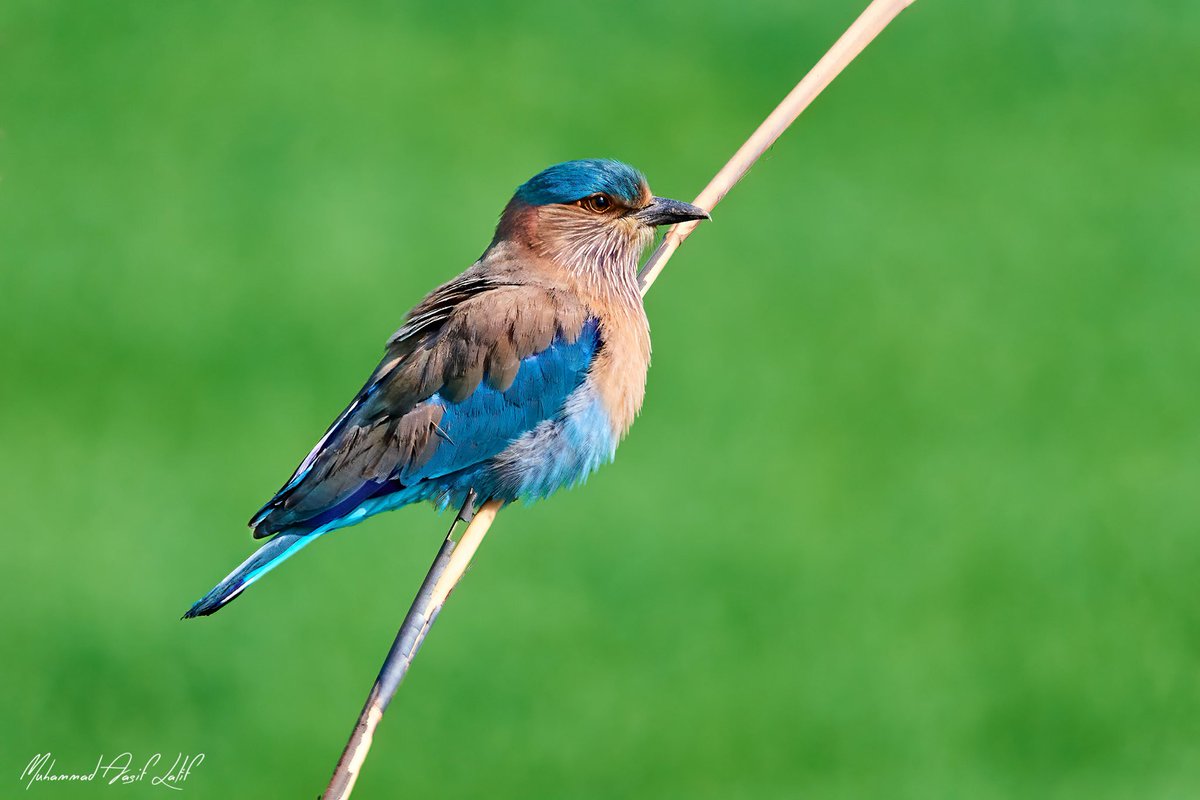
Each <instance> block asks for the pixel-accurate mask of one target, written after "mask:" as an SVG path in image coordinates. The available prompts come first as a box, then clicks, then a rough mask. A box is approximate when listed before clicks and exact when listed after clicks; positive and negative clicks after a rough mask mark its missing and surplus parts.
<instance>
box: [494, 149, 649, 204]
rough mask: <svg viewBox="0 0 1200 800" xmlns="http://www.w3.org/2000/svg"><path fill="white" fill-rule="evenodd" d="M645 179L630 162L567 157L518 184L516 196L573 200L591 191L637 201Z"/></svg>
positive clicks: (532, 200)
mask: <svg viewBox="0 0 1200 800" xmlns="http://www.w3.org/2000/svg"><path fill="white" fill-rule="evenodd" d="M645 183H646V179H645V178H643V177H642V173H640V172H638V171H637V170H636V169H634V168H633V167H631V166H629V165H628V164H622V163H621V162H620V161H613V160H611V159H608V158H585V159H580V160H579V161H564V162H563V163H561V164H555V165H554V166H553V167H547V168H546V169H544V170H542V171H541V172H539V173H538V174H537V175H534V176H533V177H532V178H530V179H529V180H527V181H526V182H525V183H523V184H521V185H520V186H519V187H518V188H517V199H518V200H522V201H524V202H526V203H529V204H530V205H535V206H544V205H546V204H548V203H573V202H575V201H576V200H579V199H581V198H584V197H587V196H588V195H591V194H598V193H601V192H603V193H604V194H607V195H611V196H613V197H617V198H620V199H622V200H624V201H626V202H628V203H634V202H637V200H638V198H639V197H641V195H642V186H644V185H645Z"/></svg>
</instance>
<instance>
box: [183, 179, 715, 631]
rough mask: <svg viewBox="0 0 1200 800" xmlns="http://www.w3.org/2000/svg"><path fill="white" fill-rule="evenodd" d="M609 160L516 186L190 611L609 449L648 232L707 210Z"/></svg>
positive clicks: (626, 392)
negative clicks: (398, 514) (336, 544)
mask: <svg viewBox="0 0 1200 800" xmlns="http://www.w3.org/2000/svg"><path fill="white" fill-rule="evenodd" d="M707 218H708V214H707V213H706V212H705V211H704V210H703V209H701V208H697V207H696V206H693V205H690V204H688V203H683V202H679V201H677V200H668V199H665V198H662V197H655V196H654V195H652V194H651V193H650V187H649V186H648V185H647V184H646V179H645V178H644V177H643V176H642V174H641V173H640V172H638V171H637V170H635V169H634V168H632V167H630V166H628V165H626V164H622V163H620V162H618V161H611V160H607V159H585V160H579V161H568V162H565V163H562V164H556V165H555V166H552V167H549V168H548V169H545V170H543V171H542V172H539V173H538V174H537V175H535V176H533V177H532V178H530V179H529V180H528V181H526V182H525V183H524V184H522V185H521V186H520V187H518V188H517V191H516V194H514V195H513V198H512V199H511V200H510V201H509V203H508V205H507V206H506V207H505V209H504V212H503V213H502V214H501V216H500V221H499V224H498V225H497V227H496V233H495V236H494V237H493V239H492V242H491V244H490V245H489V246H488V248H487V250H485V251H484V253H483V255H482V256H480V258H479V260H478V261H476V262H475V263H474V264H472V265H471V267H470V268H468V269H467V270H466V271H465V272H463V273H462V274H461V275H459V276H458V277H457V278H454V279H453V280H451V281H450V282H449V283H446V284H444V285H442V286H440V287H439V288H437V289H435V290H434V291H433V292H431V293H430V294H429V295H428V296H427V297H425V299H424V300H422V301H421V302H420V303H419V304H418V305H417V306H416V308H414V309H413V310H412V311H410V312H409V313H408V316H407V317H406V318H405V321H404V324H403V325H402V326H401V328H400V329H399V330H398V331H396V333H395V334H394V335H393V336H392V337H391V338H390V339H389V340H388V342H387V348H386V352H385V355H384V357H383V360H382V361H380V363H379V366H378V367H376V368H375V371H374V372H372V373H371V376H370V377H369V378H368V379H367V382H366V383H365V384H364V385H363V387H362V388H361V389H360V390H359V391H358V394H356V395H355V396H354V399H353V400H352V401H351V402H350V405H348V406H347V407H346V409H345V410H344V411H343V412H342V413H341V414H340V415H339V416H338V418H337V419H336V420H334V422H333V424H332V425H331V426H330V427H329V429H328V430H327V431H326V432H325V435H324V436H322V437H321V439H320V441H318V442H317V444H316V446H315V447H313V449H312V452H310V453H309V454H308V455H307V456H306V457H305V458H304V460H303V461H301V462H300V466H298V467H297V468H296V471H295V472H293V473H292V476H291V477H290V478H289V479H288V480H287V482H286V483H285V484H284V485H283V487H282V488H281V489H280V490H279V491H278V492H276V494H275V496H274V497H272V498H271V499H270V500H269V501H267V504H266V505H264V506H263V507H262V508H261V509H260V510H259V511H258V513H256V514H255V515H254V516H253V517H252V518H251V520H250V527H251V528H252V529H253V532H254V537H255V538H268V537H269V538H268V541H267V542H266V544H264V545H262V547H260V548H259V549H258V550H257V551H256V552H255V553H254V554H253V555H251V556H250V558H248V559H246V561H245V562H244V563H242V564H241V566H239V567H238V568H237V569H235V570H234V571H233V572H231V573H230V574H229V575H228V576H227V577H226V578H225V579H224V580H222V581H221V582H220V583H219V584H217V585H216V587H214V588H213V590H212V591H210V592H209V593H208V594H206V595H205V596H204V597H202V598H201V599H200V600H198V601H197V602H196V604H195V605H193V606H192V607H191V608H190V609H189V610H188V612H187V613H186V614H185V615H184V616H185V617H199V616H205V615H208V614H212V613H213V612H215V611H217V610H218V609H220V608H222V607H223V606H225V604H226V603H228V602H229V601H231V600H233V599H234V598H235V597H237V596H238V595H239V594H241V593H242V591H244V590H245V588H246V587H247V586H249V585H250V584H252V583H254V582H255V581H257V580H258V579H259V578H261V577H262V576H263V575H264V574H266V573H267V572H268V571H269V570H271V569H273V568H274V567H275V566H277V565H278V564H279V563H281V562H282V561H283V560H284V559H286V558H288V557H289V556H291V555H293V554H294V553H296V552H297V551H298V550H300V548H302V547H304V546H305V545H307V544H308V543H310V542H312V541H314V540H315V539H317V538H318V537H319V536H321V535H323V534H325V533H328V532H329V531H332V530H336V529H337V528H344V527H346V526H348V525H354V524H356V523H358V522H361V521H362V520H364V519H366V518H367V517H369V516H372V515H373V514H378V513H380V512H382V511H389V510H391V509H394V508H399V507H401V506H406V505H409V504H410V503H416V502H420V501H429V502H432V503H433V504H434V505H435V506H437V507H439V508H446V507H448V506H451V505H454V506H461V507H464V508H465V507H467V506H469V505H470V504H471V503H472V502H473V501H475V500H478V501H481V502H482V501H487V500H500V501H502V502H511V501H514V500H517V499H521V500H526V501H529V500H537V499H540V498H544V497H546V496H548V495H550V494H553V493H554V492H555V491H557V490H559V489H561V488H563V487H566V486H571V485H573V484H576V483H578V482H579V481H582V480H583V479H584V478H585V477H587V475H588V474H590V473H591V472H592V471H593V470H595V469H596V468H597V467H599V466H600V464H602V463H605V462H608V461H611V460H612V459H613V457H614V455H615V453H616V448H617V443H618V442H619V441H620V440H621V438H622V437H624V435H625V434H626V432H627V431H628V430H629V427H630V425H631V424H632V423H633V419H634V417H635V416H636V415H637V414H638V412H639V411H640V410H641V406H642V399H643V396H644V394H645V386H646V370H647V368H648V367H649V364H650V327H649V323H648V321H647V319H646V312H645V310H644V308H643V307H642V298H641V294H640V293H639V291H638V284H637V270H638V262H639V260H640V257H641V254H642V253H643V251H644V250H645V249H646V247H647V246H649V245H650V243H651V242H652V241H653V239H654V229H655V227H656V226H659V225H670V224H673V223H678V222H685V221H688V220H697V219H707Z"/></svg>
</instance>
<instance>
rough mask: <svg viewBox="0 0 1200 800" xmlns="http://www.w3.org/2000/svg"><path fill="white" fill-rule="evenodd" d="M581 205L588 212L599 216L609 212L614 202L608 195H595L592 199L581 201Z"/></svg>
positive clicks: (586, 198)
mask: <svg viewBox="0 0 1200 800" xmlns="http://www.w3.org/2000/svg"><path fill="white" fill-rule="evenodd" d="M579 204H580V205H581V206H583V207H584V208H586V209H587V210H588V211H594V212H596V213H597V214H600V213H602V212H604V211H607V210H608V208H609V206H611V205H612V201H611V200H609V199H608V197H607V196H606V195H602V194H594V195H591V196H590V197H585V198H583V199H582V200H580V201H579Z"/></svg>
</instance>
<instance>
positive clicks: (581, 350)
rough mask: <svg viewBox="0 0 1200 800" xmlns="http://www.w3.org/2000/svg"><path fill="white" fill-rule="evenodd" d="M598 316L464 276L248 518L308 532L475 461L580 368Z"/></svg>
mask: <svg viewBox="0 0 1200 800" xmlns="http://www.w3.org/2000/svg"><path fill="white" fill-rule="evenodd" d="M598 347H599V339H598V331H597V323H596V320H595V319H593V318H590V317H589V315H588V312H587V309H586V308H585V307H583V306H582V304H580V303H579V302H578V301H577V300H575V299H573V298H572V297H570V296H569V295H567V294H564V293H561V292H556V291H555V290H554V289H552V288H546V287H538V286H528V285H521V284H512V283H505V282H503V281H500V280H496V279H493V278H489V277H487V276H483V275H478V274H473V273H472V272H471V271H468V272H467V273H464V275H463V276H461V277H460V278H458V279H456V280H454V281H451V282H450V283H448V284H446V285H444V286H442V287H441V288H439V289H437V290H435V291H434V292H433V293H432V294H430V295H429V297H427V298H426V299H425V300H424V301H423V302H422V303H421V304H420V305H418V306H417V307H416V308H415V309H413V311H412V312H411V313H410V314H409V316H408V319H407V321H406V322H405V324H404V326H403V327H402V328H400V330H399V331H397V332H396V334H395V335H394V336H392V338H391V339H390V340H389V341H388V346H387V354H386V355H385V357H384V358H383V360H382V361H381V362H380V364H379V366H378V367H377V368H376V369H375V371H374V372H373V373H372V375H371V377H370V379H368V381H367V382H366V384H365V385H364V386H363V388H362V389H361V390H360V391H359V392H358V394H357V395H356V396H355V398H354V400H353V401H352V402H351V403H350V405H349V406H347V408H346V410H345V411H343V412H342V414H341V415H340V416H339V417H338V418H337V420H335V421H334V423H333V425H332V426H330V428H329V430H328V431H327V432H326V433H325V435H324V436H323V437H322V438H321V440H320V441H319V442H318V443H317V445H316V447H314V448H313V450H312V452H310V453H309V454H308V456H307V457H306V458H305V459H304V461H302V462H301V464H300V466H299V467H298V468H297V469H296V471H295V473H293V475H292V477H291V478H290V479H289V480H288V482H287V483H286V484H284V486H283V488H281V489H280V490H279V492H278V493H277V494H276V495H275V496H274V497H273V498H271V500H270V501H269V502H268V503H267V504H266V505H265V506H263V508H262V509H261V510H260V511H259V512H258V513H257V514H255V516H254V517H253V518H252V519H251V520H250V525H251V527H253V528H254V534H255V536H256V537H261V536H269V535H271V534H273V533H276V532H278V531H281V530H284V529H299V530H303V529H306V528H307V529H310V530H311V529H315V528H316V527H318V526H320V525H324V524H326V523H327V522H329V521H330V520H332V519H336V518H337V517H338V516H339V515H344V514H349V513H350V512H351V511H353V510H354V509H355V508H356V507H357V506H358V505H360V504H361V503H362V502H364V501H366V500H367V499H369V498H371V497H374V496H376V495H378V494H379V493H381V492H385V491H395V490H396V488H397V487H409V486H414V485H416V484H418V483H420V482H422V481H435V482H436V481H437V480H438V479H439V478H441V477H443V476H446V475H449V474H451V473H455V472H459V471H461V470H464V469H467V468H470V467H471V466H473V465H476V464H480V463H482V462H484V461H486V460H488V459H490V458H492V457H493V456H495V455H496V454H498V453H499V452H501V451H502V450H503V449H504V448H505V447H507V446H508V445H509V444H510V443H512V442H513V441H514V440H515V439H517V438H518V437H520V436H521V435H522V434H524V433H525V432H527V431H529V430H532V429H533V428H534V427H536V426H537V425H538V423H540V422H542V421H543V420H546V419H551V418H553V417H554V416H555V415H556V414H558V413H559V411H560V409H561V408H562V405H563V402H564V401H565V400H566V398H567V397H568V395H570V393H571V392H572V391H574V390H575V389H576V388H577V387H578V386H579V385H580V384H581V383H582V382H583V380H584V378H585V377H586V376H587V371H588V369H589V367H590V365H591V361H592V358H593V356H594V355H595V353H596V350H597V348H598Z"/></svg>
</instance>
